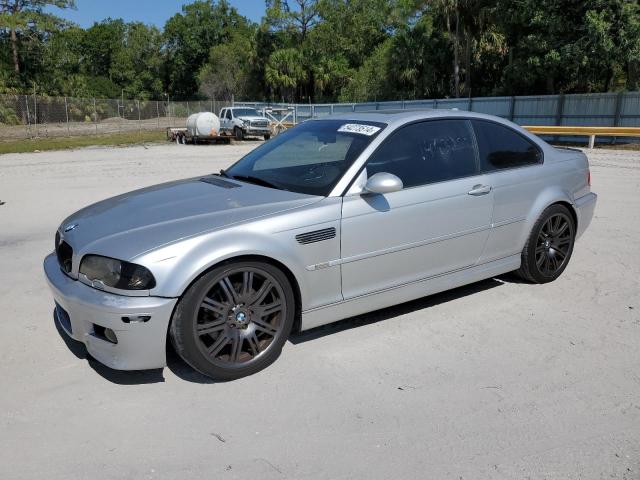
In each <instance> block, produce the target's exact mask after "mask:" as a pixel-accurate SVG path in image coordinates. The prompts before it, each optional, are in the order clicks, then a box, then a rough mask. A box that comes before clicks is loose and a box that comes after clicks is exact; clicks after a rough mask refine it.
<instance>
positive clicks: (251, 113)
mask: <svg viewBox="0 0 640 480" xmlns="http://www.w3.org/2000/svg"><path fill="white" fill-rule="evenodd" d="M233 115H235V116H236V117H261V116H262V115H260V114H259V113H258V111H257V110H256V109H255V108H234V109H233Z"/></svg>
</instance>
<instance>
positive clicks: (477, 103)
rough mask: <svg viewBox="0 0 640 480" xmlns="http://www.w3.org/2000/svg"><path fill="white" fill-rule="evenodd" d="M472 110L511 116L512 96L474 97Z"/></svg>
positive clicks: (498, 115)
mask: <svg viewBox="0 0 640 480" xmlns="http://www.w3.org/2000/svg"><path fill="white" fill-rule="evenodd" d="M471 100H472V103H471V110H472V111H474V112H478V113H486V114H488V115H495V116H497V117H503V118H509V114H510V113H511V97H487V98H482V97H480V98H472V99H471Z"/></svg>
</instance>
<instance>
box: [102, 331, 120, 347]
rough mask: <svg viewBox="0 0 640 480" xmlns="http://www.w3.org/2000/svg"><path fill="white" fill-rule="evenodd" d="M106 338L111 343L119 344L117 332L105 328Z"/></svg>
mask: <svg viewBox="0 0 640 480" xmlns="http://www.w3.org/2000/svg"><path fill="white" fill-rule="evenodd" d="M104 336H105V338H106V339H107V340H109V341H110V342H111V343H118V337H116V332H114V331H113V330H111V329H110V328H105V329H104Z"/></svg>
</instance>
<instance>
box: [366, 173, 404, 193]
mask: <svg viewBox="0 0 640 480" xmlns="http://www.w3.org/2000/svg"><path fill="white" fill-rule="evenodd" d="M403 187H404V185H403V184H402V180H400V179H399V178H398V177H396V176H395V175H394V174H392V173H385V172H380V173H376V174H375V175H373V176H372V177H371V178H369V179H368V180H367V183H366V185H365V186H364V191H365V192H369V193H391V192H397V191H398V190H402V188H403Z"/></svg>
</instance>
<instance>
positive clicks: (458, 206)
mask: <svg viewBox="0 0 640 480" xmlns="http://www.w3.org/2000/svg"><path fill="white" fill-rule="evenodd" d="M366 172H367V175H368V176H369V177H371V176H372V175H374V174H375V173H378V172H387V173H392V174H394V175H396V176H398V177H399V178H400V179H401V180H402V182H403V184H404V188H403V189H402V190H399V191H396V192H392V193H387V194H372V193H363V194H350V195H349V194H348V195H346V196H345V197H344V201H343V207H342V226H341V232H342V235H341V240H342V245H341V247H342V250H341V257H342V292H343V296H344V298H345V299H348V298H353V297H357V296H360V295H365V294H368V293H372V292H376V291H381V290H385V289H388V288H392V287H398V286H401V285H404V284H408V283H411V282H415V281H418V280H424V279H428V278H430V277H435V276H440V275H443V274H446V273H447V272H452V271H455V270H460V269H464V268H467V267H470V266H472V265H474V264H475V263H476V262H477V261H478V259H479V258H480V256H481V254H482V251H483V249H484V246H485V243H486V240H487V237H488V235H489V231H490V228H491V213H492V209H493V192H492V191H491V186H490V185H489V184H488V183H487V182H488V181H487V177H486V176H485V175H482V174H480V173H479V168H478V160H477V155H476V149H475V145H474V140H473V134H472V130H471V125H470V122H469V121H467V120H464V119H454V120H431V121H424V122H420V123H414V124H410V125H407V126H404V127H401V128H400V129H399V130H398V131H396V132H394V133H393V134H392V135H391V136H390V137H389V138H387V139H386V140H385V141H384V142H383V143H382V145H381V146H380V147H379V148H378V150H376V151H375V152H374V153H373V154H372V156H371V157H370V158H369V160H368V161H367V164H366Z"/></svg>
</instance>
